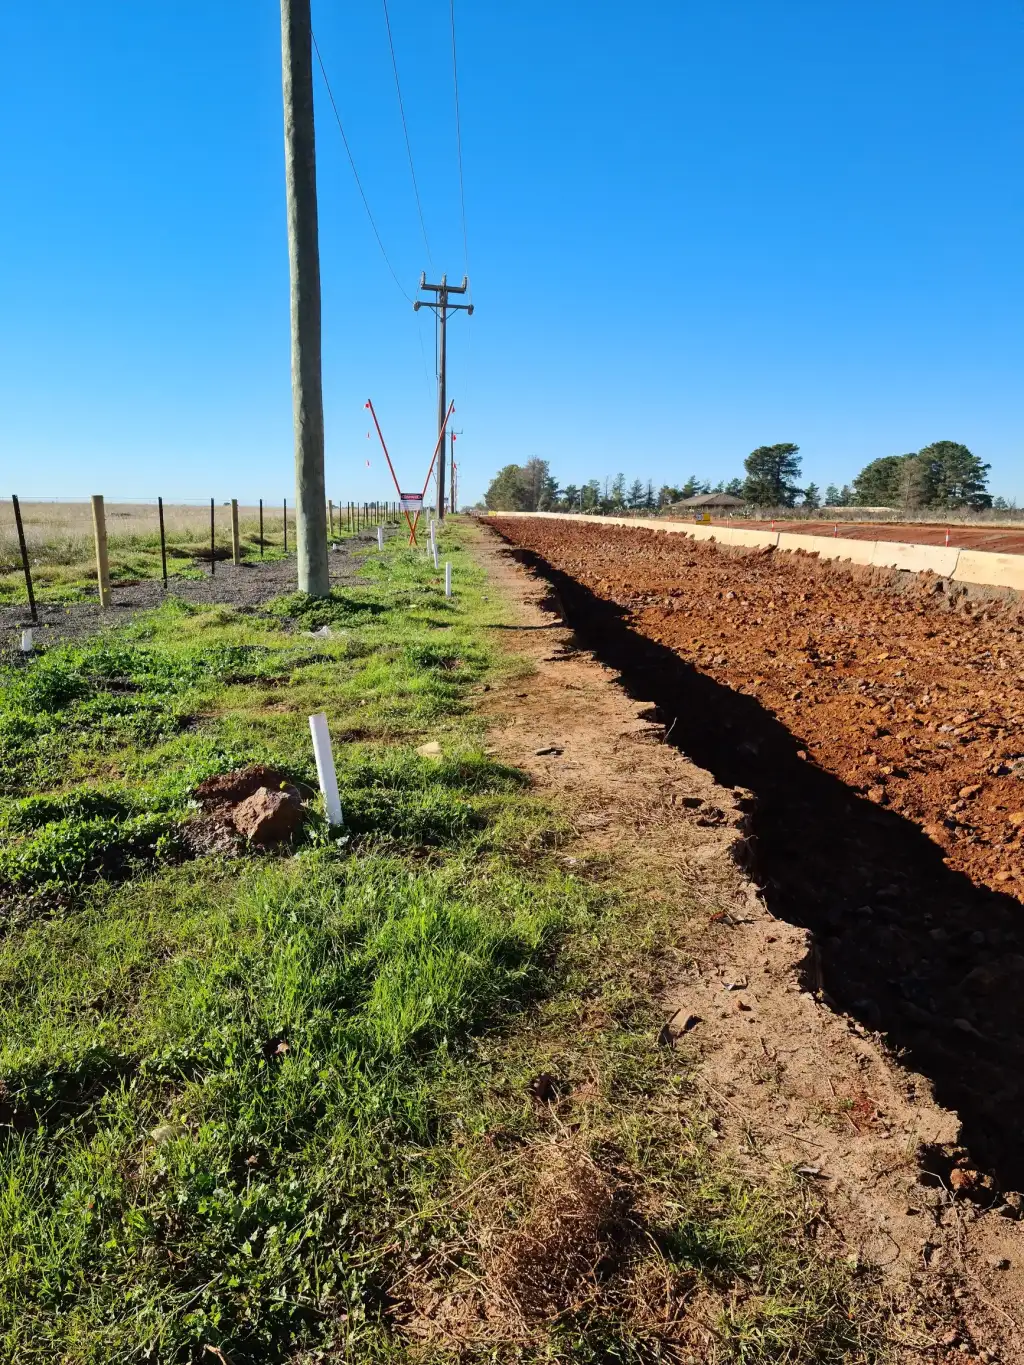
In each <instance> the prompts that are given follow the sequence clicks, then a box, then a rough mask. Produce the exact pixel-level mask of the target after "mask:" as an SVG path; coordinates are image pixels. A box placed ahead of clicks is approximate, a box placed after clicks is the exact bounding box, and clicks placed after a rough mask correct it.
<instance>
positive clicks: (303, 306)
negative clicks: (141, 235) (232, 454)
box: [281, 0, 331, 597]
mask: <svg viewBox="0 0 1024 1365" xmlns="http://www.w3.org/2000/svg"><path fill="white" fill-rule="evenodd" d="M309 2H310V0H281V71H282V86H283V91H284V179H285V198H286V201H287V208H288V265H289V270H290V275H291V325H292V411H293V416H294V424H295V532H296V534H295V540H296V549H297V551H298V580H299V591H300V592H307V593H310V594H311V595H312V596H313V597H326V596H327V594H328V593H329V592H330V586H331V585H330V570H329V567H328V557H327V503H326V491H325V484H324V404H323V390H322V380H321V368H320V245H319V238H318V229H317V203H316V136H315V129H314V122H313V29H312V22H311V19H310V12H309Z"/></svg>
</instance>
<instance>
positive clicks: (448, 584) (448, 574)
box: [444, 560, 452, 597]
mask: <svg viewBox="0 0 1024 1365" xmlns="http://www.w3.org/2000/svg"><path fill="white" fill-rule="evenodd" d="M444 595H445V597H451V595H452V566H451V565H450V564H449V563H448V561H447V560H445V565H444Z"/></svg>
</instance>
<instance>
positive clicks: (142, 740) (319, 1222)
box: [0, 530, 873, 1365]
mask: <svg viewBox="0 0 1024 1365" xmlns="http://www.w3.org/2000/svg"><path fill="white" fill-rule="evenodd" d="M461 535H462V533H459V532H458V531H456V530H453V531H450V532H448V533H446V539H445V541H444V543H443V547H442V548H443V553H444V555H445V557H447V558H450V559H451V560H452V561H453V563H454V565H455V581H456V585H457V589H458V595H457V596H456V598H455V599H454V601H446V600H445V599H444V597H443V595H442V591H441V584H440V580H439V576H438V575H435V574H434V572H433V570H432V569H431V568H430V567H429V566H428V564H427V562H426V561H425V557H424V556H423V555H422V554H417V553H413V552H409V551H407V550H404V549H401V548H399V547H398V546H396V545H392V546H391V547H389V550H388V552H387V554H386V555H385V556H384V557H383V559H380V558H378V557H377V556H376V555H375V554H374V555H372V556H369V557H368V558H367V561H366V568H365V586H364V587H360V588H358V589H354V590H351V591H348V592H346V593H335V594H333V595H332V597H331V598H330V599H329V600H328V601H327V602H312V601H310V600H308V599H303V598H290V599H287V600H285V601H282V602H278V603H276V604H273V606H272V607H271V608H270V609H268V610H266V611H264V612H261V613H251V612H250V613H242V612H235V611H232V610H229V609H225V608H219V609H214V610H210V609H206V610H196V609H193V608H190V607H188V606H186V605H185V604H183V603H180V602H175V601H171V602H169V603H167V604H166V605H165V606H164V607H163V608H161V609H160V610H159V611H157V612H154V613H152V614H151V615H149V616H148V617H146V618H144V619H140V620H138V621H137V622H136V623H135V624H134V625H132V626H131V627H130V628H127V629H124V630H122V631H120V632H119V633H117V634H116V635H113V634H112V635H110V636H107V637H104V638H101V639H97V640H95V641H92V642H89V643H87V644H83V645H79V646H75V647H68V648H65V649H60V650H53V651H51V652H50V653H48V654H46V655H44V656H42V657H41V658H39V659H37V660H35V661H34V662H32V663H31V664H30V665H28V667H27V668H19V669H17V670H12V671H11V672H10V674H9V675H8V676H7V677H6V678H5V679H3V687H2V689H0V746H2V747H0V772H2V773H3V775H4V784H5V785H4V788H3V793H2V795H0V904H4V905H6V908H7V927H6V933H5V934H4V936H3V938H2V940H0V1122H2V1123H3V1124H4V1125H5V1126H4V1127H3V1128H2V1129H0V1135H2V1136H0V1149H2V1158H0V1358H2V1359H4V1360H11V1361H18V1362H22V1361H24V1362H33V1361H39V1362H43V1361H46V1362H50V1361H54V1360H60V1361H67V1362H90V1365H92V1363H93V1362H95V1363H96V1365H99V1363H100V1362H108V1361H118V1362H124V1361H140V1362H141V1361H161V1362H186V1361H196V1362H198V1361H202V1360H209V1359H216V1358H219V1357H218V1356H217V1355H216V1354H211V1353H210V1352H209V1351H208V1350H207V1347H211V1348H216V1351H217V1352H221V1353H222V1354H223V1357H224V1358H225V1359H227V1360H230V1361H231V1362H232V1365H243V1362H253V1365H255V1362H286V1361H287V1362H312V1361H314V1360H319V1359H321V1358H327V1357H321V1356H320V1354H318V1353H319V1352H320V1351H325V1352H328V1355H329V1357H330V1358H333V1359H351V1360H361V1361H362V1360H365V1361H387V1362H398V1361H404V1360H408V1359H413V1358H420V1359H422V1358H424V1357H423V1356H422V1354H417V1350H416V1349H415V1348H414V1347H413V1346H410V1344H409V1342H410V1338H409V1337H407V1335H406V1334H405V1333H404V1332H403V1330H401V1324H402V1323H403V1322H405V1321H407V1320H408V1319H409V1318H410V1317H411V1316H414V1315H415V1311H416V1308H417V1305H418V1304H420V1303H421V1302H422V1297H423V1293H425V1292H427V1291H428V1290H433V1291H436V1293H437V1294H439V1295H440V1296H441V1297H445V1296H447V1297H448V1298H450V1299H451V1302H452V1303H453V1304H455V1305H458V1303H459V1302H460V1295H462V1294H464V1290H463V1289H462V1288H460V1285H462V1283H463V1281H466V1282H468V1283H470V1284H473V1283H476V1282H478V1281H479V1282H481V1283H483V1282H485V1281H486V1280H487V1277H488V1276H489V1275H490V1274H491V1273H492V1272H491V1270H490V1269H489V1266H490V1261H489V1259H488V1258H489V1257H490V1256H491V1254H492V1252H491V1251H490V1250H489V1248H493V1247H494V1246H495V1245H499V1246H500V1245H502V1244H503V1241H502V1239H503V1238H506V1237H508V1236H509V1235H511V1234H513V1233H514V1230H515V1228H516V1226H517V1223H518V1222H520V1221H521V1220H522V1219H524V1218H528V1217H529V1210H530V1207H531V1200H532V1199H533V1198H534V1197H535V1181H534V1179H533V1175H532V1174H531V1173H534V1172H535V1171H536V1168H537V1163H538V1162H539V1161H543V1159H544V1154H545V1153H547V1152H549V1151H551V1150H552V1148H553V1145H554V1147H559V1146H560V1145H564V1144H565V1143H566V1142H569V1143H570V1144H571V1145H573V1146H575V1147H578V1148H579V1150H580V1151H581V1152H583V1153H585V1155H586V1158H587V1160H589V1161H593V1162H594V1163H596V1164H597V1165H598V1166H599V1167H600V1168H601V1170H602V1171H605V1172H607V1174H608V1179H609V1180H611V1181H613V1182H614V1183H615V1184H616V1186H617V1187H618V1188H619V1189H620V1190H621V1191H622V1192H623V1202H622V1209H623V1210H625V1211H624V1212H623V1211H620V1212H619V1213H617V1214H616V1219H617V1220H618V1221H617V1228H616V1232H615V1237H616V1238H617V1239H618V1242H620V1243H621V1245H620V1246H619V1249H618V1251H617V1252H616V1254H615V1256H614V1257H612V1258H611V1259H610V1260H608V1259H607V1258H606V1262H603V1263H602V1264H603V1267H604V1268H603V1269H602V1270H601V1272H600V1280H599V1284H598V1292H596V1293H595V1294H594V1295H593V1296H591V1299H590V1300H589V1301H588V1302H586V1303H584V1304H582V1305H580V1304H578V1303H574V1304H572V1305H566V1306H565V1308H564V1310H563V1311H560V1312H558V1313H556V1314H554V1315H553V1316H552V1317H550V1318H549V1319H545V1320H544V1321H539V1322H531V1323H530V1324H529V1325H528V1328H527V1329H524V1330H518V1329H517V1332H511V1331H510V1332H508V1333H506V1334H505V1336H504V1337H503V1338H502V1339H501V1340H500V1341H498V1342H494V1341H490V1342H489V1341H488V1340H485V1339H482V1338H481V1339H480V1340H478V1341H477V1343H476V1344H475V1345H474V1344H473V1338H472V1334H471V1336H470V1340H469V1344H468V1345H466V1344H465V1343H463V1345H461V1346H460V1345H458V1344H457V1343H456V1341H455V1340H454V1339H451V1340H447V1341H446V1340H444V1339H441V1340H438V1341H437V1342H435V1343H434V1344H433V1345H432V1346H431V1347H430V1348H429V1349H428V1352H427V1356H426V1358H429V1359H432V1360H442V1359H452V1360H455V1359H466V1358H479V1359H481V1360H484V1359H487V1360H491V1359H495V1360H497V1359H502V1360H504V1359H507V1360H510V1361H511V1360H521V1361H527V1360H536V1361H540V1360H545V1361H565V1362H580V1363H582V1362H590V1361H608V1360H622V1361H638V1362H639V1361H647V1360H656V1359H662V1358H671V1357H670V1356H669V1355H667V1354H666V1352H668V1351H669V1348H670V1345H671V1342H672V1340H673V1338H672V1334H671V1332H670V1331H669V1329H668V1328H667V1327H666V1323H665V1321H663V1320H662V1319H660V1318H658V1317H657V1315H656V1314H654V1315H652V1313H651V1312H650V1311H649V1310H648V1308H645V1307H644V1305H645V1304H647V1303H648V1301H649V1299H650V1292H649V1291H648V1292H647V1296H646V1298H645V1297H644V1295H643V1294H641V1293H639V1291H638V1289H637V1286H638V1285H640V1284H641V1283H642V1282H644V1277H645V1276H646V1275H649V1274H650V1273H651V1272H652V1271H653V1272H656V1278H657V1281H658V1283H659V1284H662V1285H671V1286H674V1287H675V1289H678V1293H679V1295H681V1296H684V1297H685V1294H689V1293H692V1292H693V1290H694V1289H695V1287H696V1288H699V1289H700V1291H701V1292H702V1293H703V1294H704V1295H706V1296H707V1297H708V1302H709V1303H711V1304H712V1305H717V1307H715V1308H714V1315H715V1316H714V1321H715V1331H716V1332H717V1333H718V1336H719V1341H720V1352H721V1358H722V1359H723V1360H734V1361H742V1362H744V1365H755V1362H756V1365H761V1363H762V1362H765V1365H766V1363H767V1362H769V1361H793V1362H812V1361H816V1362H817V1361H820V1362H833V1361H835V1362H839V1361H855V1360H859V1359H869V1358H873V1357H872V1354H871V1346H870V1341H871V1336H872V1328H871V1322H872V1311H873V1310H872V1297H871V1295H872V1289H871V1285H870V1282H869V1281H868V1280H866V1279H865V1278H864V1277H862V1276H858V1275H856V1274H855V1273H854V1272H853V1271H852V1270H851V1269H850V1268H849V1267H846V1266H845V1265H844V1264H843V1263H841V1262H837V1261H835V1259H834V1258H830V1257H829V1256H828V1255H826V1254H825V1252H824V1251H823V1249H822V1247H821V1245H820V1243H819V1242H817V1241H815V1239H814V1238H813V1237H811V1236H810V1235H809V1232H808V1229H809V1228H810V1227H811V1226H812V1225H813V1220H814V1212H815V1211H814V1207H813V1202H812V1201H811V1199H810V1196H809V1195H808V1194H807V1192H806V1191H804V1190H802V1189H800V1188H799V1187H797V1186H794V1185H791V1184H786V1183H785V1182H782V1183H780V1184H779V1185H777V1186H775V1185H773V1186H771V1187H769V1188H759V1187H756V1186H753V1185H751V1183H750V1182H749V1181H748V1180H746V1179H744V1178H743V1177H742V1176H741V1175H740V1174H739V1173H737V1172H736V1171H734V1170H732V1169H730V1167H729V1166H728V1163H727V1162H725V1161H724V1160H723V1159H722V1158H720V1157H719V1156H718V1155H717V1151H716V1147H715V1142H714V1138H713V1133H712V1130H711V1127H710V1123H709V1118H708V1115H707V1114H706V1112H705V1111H704V1109H703V1107H702V1105H701V1103H700V1100H699V1098H698V1096H697V1095H696V1093H695V1092H694V1091H693V1089H692V1086H691V1083H690V1080H689V1074H688V1072H689V1065H688V1061H687V1058H686V1057H685V1055H684V1054H682V1053H675V1052H672V1051H666V1050H665V1049H663V1048H659V1047H658V1046H657V1044H656V1041H655V1040H656V1037H657V1031H658V1027H659V1024H660V1019H659V1018H658V1015H657V1010H656V1008H655V1007H654V1006H653V1005H652V1003H651V1001H652V992H653V984H652V973H653V971H654V965H655V963H656V961H657V957H658V954H659V953H660V952H661V951H662V950H663V948H664V946H665V944H666V943H667V942H669V941H671V939H672V936H673V935H674V934H677V933H678V919H679V910H678V907H677V906H675V905H673V906H672V907H671V911H669V910H668V909H666V908H665V907H664V906H659V905H658V904H657V903H647V902H646V901H645V900H644V899H643V897H638V896H637V895H635V894H634V893H632V892H630V891H628V890H627V889H626V888H617V887H616V883H615V879H614V875H613V872H612V868H611V867H610V866H609V868H606V869H603V872H602V875H601V876H600V878H598V879H595V878H594V877H593V876H591V875H589V874H587V875H583V874H578V873H577V872H576V871H575V870H574V871H567V870H566V868H565V866H564V865H563V864H562V862H561V861H560V858H559V853H558V844H559V840H560V838H561V832H560V822H559V819H558V817H557V815H556V814H555V813H554V812H552V811H550V810H549V809H547V808H546V807H545V806H544V805H543V803H541V802H540V801H539V800H538V799H537V798H536V797H535V796H534V795H533V794H532V793H531V791H530V790H529V786H528V783H527V782H526V780H525V779H524V777H523V776H522V774H520V773H518V772H517V771H515V770H513V769H509V768H507V767H505V766H503V765H500V764H498V763H496V762H495V761H494V760H493V759H492V758H491V757H490V756H489V755H488V754H487V753H486V750H485V747H484V744H485V733H484V731H483V728H482V725H481V722H480V721H479V719H478V718H477V717H476V716H475V715H474V712H473V693H474V690H475V688H476V687H478V686H479V685H480V684H481V683H482V682H483V680H484V679H485V678H486V679H488V680H490V681H492V682H493V681H494V680H495V679H496V678H497V677H498V676H499V675H500V674H501V673H502V672H508V671H509V670H513V669H515V668H516V667H517V665H516V664H515V663H514V662H512V661H508V660H506V659H502V658H500V657H496V656H495V654H494V653H493V652H492V649H491V647H490V646H489V644H488V643H487V639H488V635H489V632H488V631H487V630H486V629H485V627H486V626H487V625H488V624H491V623H493V622H495V621H496V620H498V619H500V615H501V614H502V613H503V612H504V611H505V610H506V609H505V608H504V607H503V606H502V604H501V603H497V602H495V601H494V600H493V598H492V600H491V601H488V600H486V597H485V594H484V592H483V586H484V585H483V580H482V578H481V575H480V574H479V572H478V571H477V570H476V569H474V568H473V567H472V565H471V563H470V562H469V560H468V556H467V555H466V553H465V551H464V548H463V544H462V539H461ZM324 625H327V626H329V628H330V631H331V634H330V635H328V636H326V637H320V636H318V637H316V638H315V639H314V638H311V637H310V636H309V635H306V634H304V633H303V632H304V631H307V630H314V629H316V630H318V629H320V628H321V627H322V626H324ZM320 709H325V710H326V711H327V713H328V717H329V721H330V725H331V730H332V734H333V735H334V738H335V747H336V752H337V757H338V761H339V779H340V785H341V792H342V803H343V807H344V810H345V814H346V827H345V831H344V833H343V834H341V835H340V836H339V834H338V832H337V831H330V830H328V828H327V827H326V824H325V822H324V820H323V819H322V818H321V817H320V816H319V815H318V814H316V813H315V812H314V814H313V816H312V817H311V818H310V820H309V821H308V822H307V826H306V828H305V829H304V830H303V832H302V833H301V834H300V835H299V836H297V837H296V839H295V840H294V842H293V843H292V844H291V845H290V846H288V847H287V848H285V849H283V850H280V851H278V852H277V853H274V854H267V855H261V856H258V857H249V858H244V859H228V858H223V857H205V858H199V859H195V860H189V859H187V858H186V857H185V855H184V852H183V849H182V847H181V842H180V831H181V826H182V822H183V821H187V820H188V819H189V818H190V817H191V816H192V814H193V813H194V811H193V807H192V806H191V804H190V793H191V791H192V789H193V788H194V787H195V785H196V784H197V782H199V781H201V780H202V779H203V778H205V777H207V776H210V775H212V774H214V773H217V772H223V771H228V770H230V769H231V768H233V767H235V766H237V765H239V764H241V763H244V762H249V761H261V762H269V763H273V764H276V765H277V766H279V767H281V768H283V769H284V770H285V771H287V772H288V773H290V774H291V775H292V776H293V777H294V778H296V779H297V780H298V781H300V782H305V783H309V784H313V783H315V774H314V768H313V764H312V756H311V753H310V750H309V734H308V727H307V723H306V717H307V716H308V715H309V714H310V713H311V712H312V711H314V710H320ZM427 739H436V740H438V741H439V742H440V745H441V750H442V754H441V757H440V759H434V758H423V757H421V756H420V755H419V754H418V753H417V752H416V749H417V746H418V745H420V744H421V743H422V742H423V741H424V740H427ZM542 1073H544V1074H551V1075H553V1076H555V1077H557V1078H558V1085H559V1087H560V1088H561V1093H563V1094H564V1095H566V1096H570V1095H571V1094H572V1093H573V1091H574V1090H576V1089H578V1087H579V1086H580V1085H581V1084H582V1083H583V1082H585V1081H588V1080H590V1081H594V1078H596V1082H595V1083H593V1084H591V1086H590V1089H589V1093H590V1099H589V1100H588V1101H587V1103H586V1104H585V1105H582V1104H581V1105H579V1106H575V1107H574V1104H573V1102H572V1101H571V1100H569V1099H567V1100H566V1101H565V1103H564V1104H562V1103H561V1101H560V1102H559V1106H558V1107H556V1108H555V1109H552V1108H551V1107H549V1106H547V1105H538V1104H536V1103H535V1102H534V1101H532V1100H531V1099H530V1097H529V1083H530V1081H531V1080H532V1078H534V1077H536V1076H537V1075H538V1074H542ZM627 1193H628V1196H629V1197H628V1199H626V1198H625V1195H626V1194H627ZM617 1207H618V1206H617ZM675 1289H674V1290H673V1292H675ZM659 1292H661V1291H659ZM672 1331H675V1328H673V1329H672ZM413 1340H414V1339H413ZM467 1353H468V1354H467Z"/></svg>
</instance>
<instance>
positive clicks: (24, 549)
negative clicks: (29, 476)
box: [11, 493, 39, 621]
mask: <svg viewBox="0 0 1024 1365" xmlns="http://www.w3.org/2000/svg"><path fill="white" fill-rule="evenodd" d="M11 502H12V503H13V505H14V522H15V525H16V526H17V528H18V548H19V549H20V550H21V567H22V569H23V571H24V574H25V587H26V589H27V591H28V610H29V615H30V616H31V617H32V620H33V621H38V620H39V613H38V612H37V611H36V595H35V593H34V592H33V591H32V570H31V569H30V568H29V563H28V546H27V545H26V544H25V527H24V526H23V525H22V522H21V503H20V502H19V501H18V499H17V498H16V497H15V496H14V494H13V493H12V494H11Z"/></svg>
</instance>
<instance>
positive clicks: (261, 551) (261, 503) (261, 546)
mask: <svg viewBox="0 0 1024 1365" xmlns="http://www.w3.org/2000/svg"><path fill="white" fill-rule="evenodd" d="M262 558H263V499H262V498H260V559H262Z"/></svg>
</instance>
